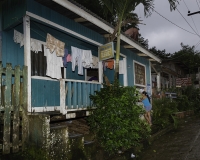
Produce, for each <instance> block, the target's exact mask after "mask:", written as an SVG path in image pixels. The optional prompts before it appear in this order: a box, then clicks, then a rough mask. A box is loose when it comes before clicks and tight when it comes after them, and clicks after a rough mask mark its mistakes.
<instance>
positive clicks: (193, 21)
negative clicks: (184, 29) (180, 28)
mask: <svg viewBox="0 0 200 160" xmlns="http://www.w3.org/2000/svg"><path fill="white" fill-rule="evenodd" d="M196 1H197V0H196ZM183 2H184V4H185V6H186V8H187V9H188V12H189V11H190V10H189V8H188V6H187V5H186V3H185V1H184V0H183ZM197 4H198V3H197ZM198 6H199V4H198ZM191 19H192V21H193V23H194V20H193V18H192V16H191ZM194 26H195V28H196V30H197V33H198V34H199V31H198V29H197V27H196V24H195V23H194Z"/></svg>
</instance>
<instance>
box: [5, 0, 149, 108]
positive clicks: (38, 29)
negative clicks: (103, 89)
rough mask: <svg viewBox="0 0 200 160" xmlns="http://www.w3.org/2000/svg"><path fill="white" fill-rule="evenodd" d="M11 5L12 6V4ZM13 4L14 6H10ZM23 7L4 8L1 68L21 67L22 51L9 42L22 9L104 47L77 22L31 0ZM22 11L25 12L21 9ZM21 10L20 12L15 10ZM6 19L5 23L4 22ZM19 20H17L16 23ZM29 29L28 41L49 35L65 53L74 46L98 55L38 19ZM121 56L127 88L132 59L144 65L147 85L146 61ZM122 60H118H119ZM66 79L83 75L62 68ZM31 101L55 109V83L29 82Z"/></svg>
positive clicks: (57, 91) (57, 102)
mask: <svg viewBox="0 0 200 160" xmlns="http://www.w3.org/2000/svg"><path fill="white" fill-rule="evenodd" d="M12 2H13V3H12ZM14 2H16V3H14ZM23 2H24V4H25V5H26V6H25V7H24V4H22V3H17V1H16V0H14V1H11V0H9V1H7V3H6V5H7V6H6V8H4V13H5V15H4V17H3V19H4V20H3V22H4V24H3V25H4V28H6V30H4V31H3V32H2V37H3V47H2V51H3V53H2V60H3V65H5V64H6V63H12V65H13V66H15V65H20V66H23V65H24V48H23V47H21V48H20V46H19V44H16V43H15V42H14V41H13V34H14V29H16V30H17V31H19V32H21V33H23V25H22V17H23V16H24V14H25V10H26V8H27V11H29V12H31V13H34V14H36V15H38V16H41V17H43V18H45V19H48V20H50V21H52V22H54V23H57V24H59V25H61V26H63V27H66V28H68V29H70V30H72V31H75V32H76V33H79V34H81V35H83V36H85V37H88V38H90V39H92V40H94V41H96V42H99V43H101V44H104V43H105V42H106V41H105V38H104V37H103V36H102V35H100V34H98V33H97V32H94V31H92V30H90V29H88V28H86V27H84V26H82V25H81V24H79V23H76V22H74V21H73V20H70V19H68V18H67V17H64V16H62V15H60V14H58V13H56V12H55V11H53V10H51V9H49V8H47V7H45V6H43V5H41V4H39V3H37V2H35V1H34V0H27V1H26V2H25V1H23ZM8 4H10V6H11V8H12V7H13V10H14V11H15V12H16V16H17V18H16V19H17V21H16V20H12V18H11V17H13V16H14V15H13V14H10V12H8V11H6V9H7V8H9V5H8ZM24 8H25V10H24ZM18 10H21V11H18ZM5 18H7V20H5ZM20 20H21V21H20ZM16 24H18V25H17V26H15V27H13V28H12V29H9V28H10V27H12V26H13V25H16ZM30 29H31V38H34V39H38V40H41V41H44V42H45V41H46V35H47V33H50V34H52V35H53V36H54V37H55V38H57V39H59V40H61V41H63V42H65V44H66V48H67V49H68V51H69V53H70V52H71V46H74V47H78V48H80V49H88V50H92V54H93V55H95V56H97V55H98V46H96V45H94V44H91V43H90V42H87V41H86V40H83V39H80V38H78V37H75V36H74V35H71V34H70V33H64V32H63V31H60V30H58V29H56V28H53V27H52V26H49V25H48V24H43V22H39V21H38V20H35V19H31V22H30ZM121 53H122V54H124V55H126V56H127V66H126V67H127V72H128V74H127V75H128V85H129V86H134V68H133V60H135V61H137V62H140V63H142V64H144V65H145V66H146V82H147V84H151V83H150V71H149V61H148V60H146V59H145V58H143V57H139V56H137V55H136V54H135V53H133V52H131V51H129V50H127V49H125V48H121ZM120 59H122V57H120ZM106 75H108V78H109V80H110V81H111V82H112V81H113V80H114V79H113V78H114V70H107V71H106ZM66 78H67V79H78V80H84V79H85V76H84V75H82V76H81V75H78V73H77V67H76V70H75V71H74V72H72V69H71V63H69V64H68V67H67V69H66ZM119 80H120V83H121V84H123V75H119ZM31 86H32V88H31V90H32V92H31V94H32V96H31V98H32V100H31V102H32V106H34V107H41V106H48V107H49V106H59V105H60V99H59V97H60V86H59V81H50V80H44V79H43V80H41V79H33V78H32V80H31Z"/></svg>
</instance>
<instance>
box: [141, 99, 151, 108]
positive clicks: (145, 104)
mask: <svg viewBox="0 0 200 160" xmlns="http://www.w3.org/2000/svg"><path fill="white" fill-rule="evenodd" d="M142 103H143V104H144V106H145V107H148V106H151V103H150V102H149V99H148V98H147V97H146V98H144V99H143V100H142Z"/></svg>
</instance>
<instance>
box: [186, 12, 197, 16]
mask: <svg viewBox="0 0 200 160" xmlns="http://www.w3.org/2000/svg"><path fill="white" fill-rule="evenodd" d="M198 13H200V11H197V12H193V13H190V11H188V16H191V15H193V14H198Z"/></svg>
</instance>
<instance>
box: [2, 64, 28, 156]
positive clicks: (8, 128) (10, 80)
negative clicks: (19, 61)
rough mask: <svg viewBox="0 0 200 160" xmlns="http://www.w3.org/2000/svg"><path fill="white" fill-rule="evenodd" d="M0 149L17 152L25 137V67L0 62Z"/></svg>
mask: <svg viewBox="0 0 200 160" xmlns="http://www.w3.org/2000/svg"><path fill="white" fill-rule="evenodd" d="M0 105H1V106H0V111H1V112H0V118H1V128H0V150H1V151H2V154H9V153H11V152H12V153H15V152H18V151H19V150H20V149H21V148H23V144H24V143H25V142H26V138H27V133H28V132H27V130H28V126H27V124H28V123H27V67H23V69H22V70H21V69H20V66H16V67H15V68H14V69H13V68H12V65H11V64H6V68H3V66H2V63H0Z"/></svg>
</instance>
